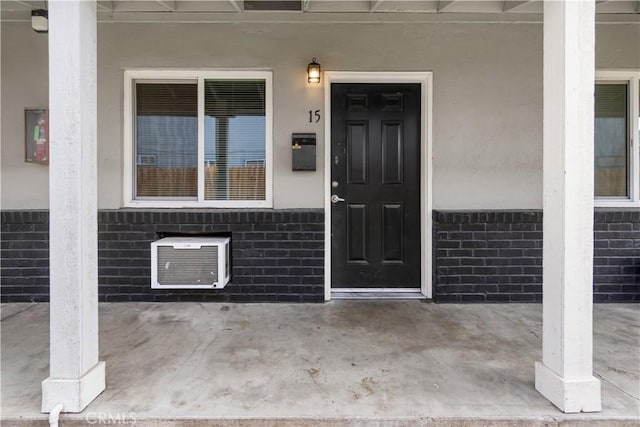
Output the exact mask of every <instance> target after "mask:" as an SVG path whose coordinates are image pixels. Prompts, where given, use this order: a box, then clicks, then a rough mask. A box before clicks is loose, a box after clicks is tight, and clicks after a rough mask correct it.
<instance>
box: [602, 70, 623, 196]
mask: <svg viewBox="0 0 640 427" xmlns="http://www.w3.org/2000/svg"><path fill="white" fill-rule="evenodd" d="M628 92H629V90H628V84H627V83H616V82H607V83H598V84H596V90H595V159H594V166H595V178H594V180H595V195H596V196H597V197H628V196H629V100H628Z"/></svg>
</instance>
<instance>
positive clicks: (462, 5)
mask: <svg viewBox="0 0 640 427" xmlns="http://www.w3.org/2000/svg"><path fill="white" fill-rule="evenodd" d="M46 3H47V2H46V1H43V0H37V1H32V0H2V1H1V2H0V7H1V8H2V20H22V19H28V18H29V14H30V10H32V9H42V8H46V7H47V4H46ZM97 3H98V16H99V18H98V19H99V20H105V21H109V20H113V18H114V14H137V15H140V14H145V13H154V14H156V13H158V12H161V13H165V14H166V20H167V21H171V20H173V19H179V18H180V17H179V16H178V15H179V14H193V13H230V14H238V13H240V14H253V13H262V12H257V11H258V10H260V9H266V10H270V11H277V12H282V11H288V13H375V14H379V13H424V14H443V13H452V14H453V13H459V14H464V13H466V14H498V15H505V18H507V17H508V15H513V14H540V13H542V3H543V0H449V1H442V0H440V1H437V0H339V1H335V0H284V1H272V0H251V1H244V0H99V1H98V2H97ZM292 9H294V11H292ZM596 10H597V13H600V14H640V0H596Z"/></svg>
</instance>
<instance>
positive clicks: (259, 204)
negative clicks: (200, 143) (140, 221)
mask: <svg viewBox="0 0 640 427" xmlns="http://www.w3.org/2000/svg"><path fill="white" fill-rule="evenodd" d="M124 207H125V208H167V209H177V208H262V209H265V208H268V209H271V208H273V204H272V203H271V202H269V201H257V200H228V201H219V200H218V201H208V202H207V201H205V202H199V201H196V200H131V201H129V202H125V203H124Z"/></svg>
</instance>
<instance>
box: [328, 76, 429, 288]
mask: <svg viewBox="0 0 640 427" xmlns="http://www.w3.org/2000/svg"><path fill="white" fill-rule="evenodd" d="M420 114H421V113H420V85H419V84H369V83H359V84H352V83H334V84H332V85H331V183H330V185H331V194H332V204H331V282H332V283H331V286H332V288H419V287H420V233H421V229H420ZM341 199H344V201H342V200H341Z"/></svg>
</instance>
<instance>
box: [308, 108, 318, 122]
mask: <svg viewBox="0 0 640 427" xmlns="http://www.w3.org/2000/svg"><path fill="white" fill-rule="evenodd" d="M314 118H315V123H318V122H319V121H320V110H309V123H313V122H314V121H313V119H314Z"/></svg>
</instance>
